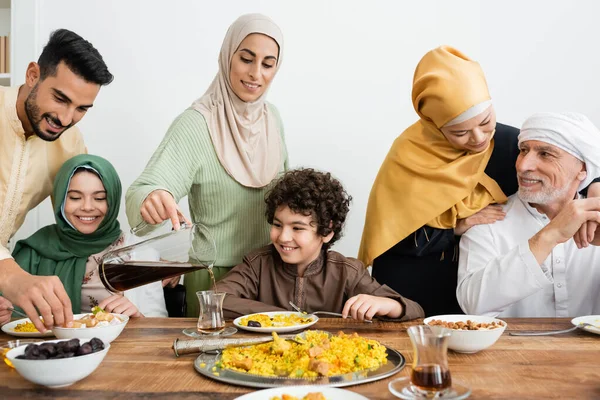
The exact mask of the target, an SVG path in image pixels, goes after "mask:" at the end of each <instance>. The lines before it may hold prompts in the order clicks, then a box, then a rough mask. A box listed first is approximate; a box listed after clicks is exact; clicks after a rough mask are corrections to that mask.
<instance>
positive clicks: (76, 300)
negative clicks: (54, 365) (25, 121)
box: [13, 154, 166, 317]
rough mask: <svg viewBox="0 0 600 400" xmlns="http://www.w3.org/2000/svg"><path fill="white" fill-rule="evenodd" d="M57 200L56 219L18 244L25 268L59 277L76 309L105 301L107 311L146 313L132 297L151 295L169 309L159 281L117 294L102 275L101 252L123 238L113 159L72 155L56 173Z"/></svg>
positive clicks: (18, 255) (16, 253)
mask: <svg viewBox="0 0 600 400" xmlns="http://www.w3.org/2000/svg"><path fill="white" fill-rule="evenodd" d="M53 199H54V203H53V205H54V218H55V220H56V224H53V225H49V226H46V227H44V228H42V229H40V230H39V231H37V232H36V233H34V234H33V235H32V236H30V237H29V238H27V239H25V240H21V241H19V242H17V244H16V246H15V249H14V251H13V257H14V259H15V261H16V262H17V263H18V264H19V265H20V266H21V268H23V269H24V270H26V271H27V272H29V273H30V274H33V275H46V276H49V275H56V276H58V277H59V279H60V280H61V282H62V283H63V285H64V286H65V290H66V291H67V294H68V295H69V298H70V299H71V304H72V306H73V313H74V314H78V313H82V312H89V311H90V310H91V308H92V307H94V306H100V307H101V308H104V309H105V310H106V311H108V312H114V313H119V314H125V315H128V316H131V317H141V316H143V314H142V313H141V312H140V311H139V307H138V306H136V304H134V302H133V301H132V300H133V299H136V300H139V301H145V300H148V299H146V297H149V298H150V300H149V301H146V303H150V304H145V305H150V306H152V305H156V306H157V307H155V308H157V309H159V310H164V297H163V294H162V286H161V285H160V283H158V287H157V286H156V285H152V284H151V285H146V287H142V288H139V289H134V290H132V291H127V292H126V293H125V295H123V294H116V295H115V294H112V293H110V292H109V291H107V290H106V289H105V288H104V286H103V285H102V283H101V282H100V279H99V278H98V265H99V263H100V260H101V257H102V255H103V254H104V253H105V252H107V251H109V250H110V249H112V248H114V247H116V246H120V245H122V244H123V243H124V237H123V234H122V232H121V227H120V225H119V221H118V220H117V216H118V214H119V206H120V203H121V181H120V179H119V176H118V174H117V171H115V169H114V167H113V166H112V164H111V163H110V162H108V161H107V160H105V159H104V158H102V157H98V156H94V155H89V154H81V155H78V156H75V157H73V158H71V159H70V160H68V161H66V162H65V163H64V164H63V166H62V167H61V168H60V170H59V171H58V174H57V175H56V179H55V180H54V191H53ZM145 295H149V296H145ZM154 303H156V304H154ZM161 306H162V307H161ZM146 308H147V309H148V307H146ZM150 308H151V307H150ZM153 311H156V310H153ZM155 314H156V313H155ZM156 315H160V316H162V315H165V316H166V312H162V311H158V313H157V314H156Z"/></svg>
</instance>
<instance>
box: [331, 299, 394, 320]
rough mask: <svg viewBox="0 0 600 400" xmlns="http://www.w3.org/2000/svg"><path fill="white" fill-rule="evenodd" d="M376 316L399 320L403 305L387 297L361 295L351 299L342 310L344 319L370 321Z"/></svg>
mask: <svg viewBox="0 0 600 400" xmlns="http://www.w3.org/2000/svg"><path fill="white" fill-rule="evenodd" d="M376 315H382V316H387V317H390V318H398V317H399V316H400V315H402V304H400V303H398V302H397V301H396V300H392V299H388V298H387V297H378V296H371V295H368V294H359V295H356V296H354V297H350V298H349V299H348V301H346V304H344V309H343V310H342V316H343V317H344V318H347V317H348V316H350V317H352V318H354V319H358V320H360V321H362V320H365V319H366V320H369V321H370V320H371V319H373V317H374V316H376Z"/></svg>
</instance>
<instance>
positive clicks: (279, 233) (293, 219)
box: [271, 206, 333, 276]
mask: <svg viewBox="0 0 600 400" xmlns="http://www.w3.org/2000/svg"><path fill="white" fill-rule="evenodd" d="M331 237H333V232H332V233H331V234H330V235H327V236H320V235H319V234H317V226H316V224H315V222H314V221H313V218H312V216H311V215H303V214H300V213H295V212H293V211H292V210H291V209H290V208H289V207H288V206H280V207H279V208H277V210H276V211H275V216H274V217H273V225H271V242H273V245H274V246H275V249H277V252H278V253H279V255H280V256H281V259H282V260H283V261H284V262H285V263H287V264H295V265H297V267H298V275H300V276H302V275H303V274H304V271H305V270H306V267H307V266H308V265H309V264H310V263H311V262H313V261H314V260H316V259H317V258H318V257H319V253H320V252H321V248H322V246H323V243H327V242H329V241H330V240H331Z"/></svg>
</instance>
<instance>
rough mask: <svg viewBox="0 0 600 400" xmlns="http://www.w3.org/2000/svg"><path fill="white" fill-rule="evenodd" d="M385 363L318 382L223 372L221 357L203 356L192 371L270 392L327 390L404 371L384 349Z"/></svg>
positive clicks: (394, 353) (400, 362)
mask: <svg viewBox="0 0 600 400" xmlns="http://www.w3.org/2000/svg"><path fill="white" fill-rule="evenodd" d="M385 348H386V353H387V363H385V364H383V365H382V366H380V367H379V368H377V369H374V370H364V371H358V372H350V373H347V374H344V375H335V376H327V377H319V378H310V379H309V378H290V377H287V376H286V377H277V376H261V375H253V374H246V373H242V372H238V371H233V370H230V369H225V368H222V367H220V366H218V365H220V361H221V354H220V353H218V354H211V353H202V354H200V355H199V356H198V358H196V361H195V362H194V368H195V369H196V371H198V373H200V374H201V375H204V376H206V377H207V378H211V379H214V380H216V381H220V382H224V383H228V384H231V385H239V386H249V387H256V388H270V387H278V386H293V385H319V386H328V387H344V386H352V385H359V384H362V383H368V382H374V381H378V380H380V379H384V378H387V377H389V376H392V375H394V374H395V373H397V372H398V371H400V370H402V368H404V365H405V364H406V360H405V359H404V356H403V355H402V354H401V353H400V352H398V351H396V350H394V349H391V348H389V347H387V346H385Z"/></svg>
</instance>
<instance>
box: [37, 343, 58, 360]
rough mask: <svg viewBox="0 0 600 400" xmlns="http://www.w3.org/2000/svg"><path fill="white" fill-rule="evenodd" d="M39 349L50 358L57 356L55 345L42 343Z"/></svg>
mask: <svg viewBox="0 0 600 400" xmlns="http://www.w3.org/2000/svg"><path fill="white" fill-rule="evenodd" d="M39 349H40V353H42V354H45V355H47V356H48V358H51V357H53V356H54V355H56V346H54V343H42V344H40V346H39Z"/></svg>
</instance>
